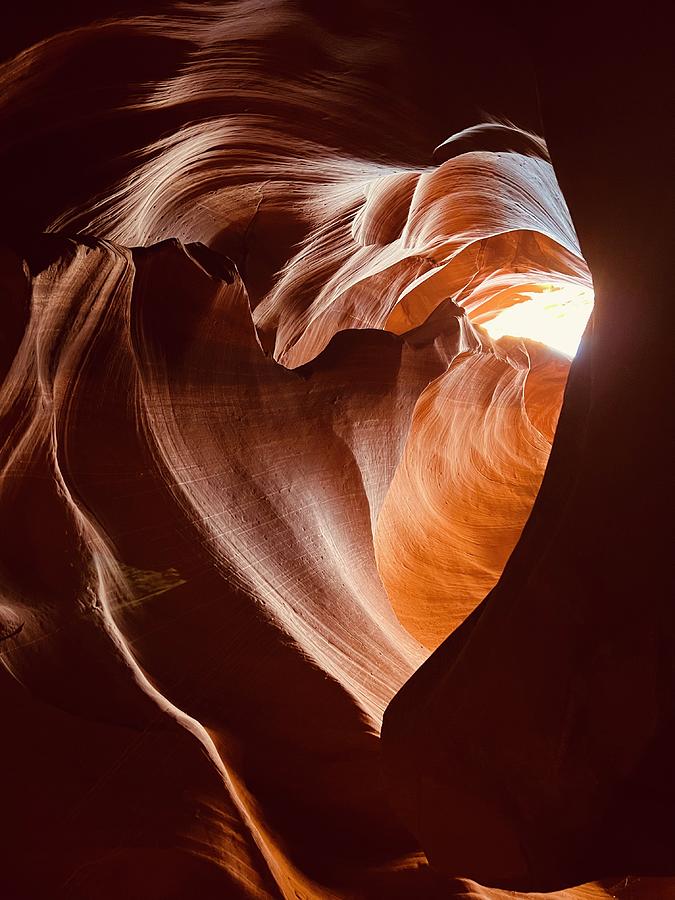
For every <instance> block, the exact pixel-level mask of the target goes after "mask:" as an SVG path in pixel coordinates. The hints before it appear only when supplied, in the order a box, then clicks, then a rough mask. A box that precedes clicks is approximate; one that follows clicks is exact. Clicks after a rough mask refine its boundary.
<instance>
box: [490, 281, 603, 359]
mask: <svg viewBox="0 0 675 900" xmlns="http://www.w3.org/2000/svg"><path fill="white" fill-rule="evenodd" d="M521 296H523V297H528V298H529V299H527V300H523V301H522V302H521V303H517V304H515V305H514V306H509V307H508V308H507V309H504V310H502V311H501V312H499V313H497V315H496V316H495V317H494V318H493V319H490V320H488V321H487V322H482V323H481V324H482V325H483V328H485V330H486V331H487V333H488V334H489V335H490V337H491V338H493V339H495V340H497V339H498V338H500V337H503V336H504V335H506V334H508V335H511V336H513V337H524V338H530V339H532V340H534V341H539V342H540V343H542V344H548V345H549V347H553V348H554V349H555V350H559V351H560V352H561V353H565V354H566V355H567V356H574V354H575V353H576V352H577V349H578V347H579V342H580V341H581V337H582V335H583V333H584V329H585V327H586V323H587V322H588V318H589V316H590V314H591V310H592V309H593V289H592V288H590V287H582V286H580V285H577V284H570V285H559V284H550V285H543V286H542V289H541V290H540V291H536V292H535V291H527V290H524V291H523V292H522V295H521Z"/></svg>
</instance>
